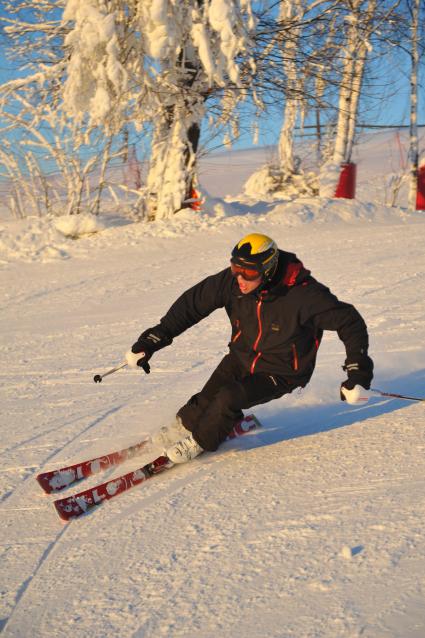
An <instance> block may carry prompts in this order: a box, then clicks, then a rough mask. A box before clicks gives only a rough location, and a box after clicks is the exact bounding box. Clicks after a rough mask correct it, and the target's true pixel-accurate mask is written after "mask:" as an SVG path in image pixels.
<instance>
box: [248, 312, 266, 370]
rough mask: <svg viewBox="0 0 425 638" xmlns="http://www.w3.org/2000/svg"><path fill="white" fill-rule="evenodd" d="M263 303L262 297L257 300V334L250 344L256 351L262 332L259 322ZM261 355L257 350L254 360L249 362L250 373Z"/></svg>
mask: <svg viewBox="0 0 425 638" xmlns="http://www.w3.org/2000/svg"><path fill="white" fill-rule="evenodd" d="M262 304H263V301H262V299H260V300H259V301H257V319H258V334H257V338H256V340H255V343H254V345H253V346H252V349H253V350H254V352H256V350H257V347H258V344H259V343H260V339H261V335H262V333H263V324H262V322H261V306H262ZM260 357H261V352H257V354H256V355H255V358H254V361H253V362H252V364H251V370H250V372H251V374H253V373H254V369H255V366H256V365H257V361H258V359H259V358H260Z"/></svg>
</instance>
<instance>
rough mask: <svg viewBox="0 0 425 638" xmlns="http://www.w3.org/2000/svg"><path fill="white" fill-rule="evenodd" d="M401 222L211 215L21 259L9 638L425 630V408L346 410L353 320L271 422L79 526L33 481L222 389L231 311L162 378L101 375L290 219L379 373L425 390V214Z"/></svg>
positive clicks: (295, 242)
mask: <svg viewBox="0 0 425 638" xmlns="http://www.w3.org/2000/svg"><path fill="white" fill-rule="evenodd" d="M296 205H297V204H296V203H292V204H290V209H291V210H293V209H294V207H296ZM300 206H301V207H304V209H305V211H306V210H307V209H308V206H309V204H300ZM341 206H342V207H343V205H342V204H341ZM356 206H357V204H356V203H355V202H354V203H350V205H347V208H346V209H344V210H346V211H348V212H349V211H350V210H351V211H352V212H353V211H354V212H355V211H356V210H357V209H356ZM359 210H360V205H359ZM291 214H292V213H291ZM303 214H304V213H303ZM281 215H283V213H281ZM347 215H348V213H347ZM385 215H386V213H385ZM385 215H384V214H383V213H382V215H381V218H379V219H377V220H373V219H371V220H369V221H368V220H366V219H363V220H362V219H360V220H359V219H357V220H356V221H352V223H321V222H317V223H316V224H315V223H309V224H307V223H306V224H301V225H293V224H292V225H291V224H290V225H288V224H287V223H285V222H284V220H282V219H281V218H280V217H279V216H278V215H277V214H275V213H273V212H271V213H270V214H269V215H267V214H263V215H259V214H257V215H253V214H249V215H245V216H244V215H241V216H239V217H237V216H235V217H230V218H226V219H224V220H222V222H220V220H219V219H217V220H214V219H209V220H207V221H206V222H205V223H204V222H202V224H201V225H200V227H199V228H198V227H196V226H195V227H194V228H192V229H191V228H190V225H189V223H188V222H186V221H183V222H182V223H181V224H180V225H179V223H178V222H175V226H173V225H172V224H171V225H170V228H169V229H168V230H167V229H166V228H165V227H164V228H162V230H161V232H160V233H159V236H155V233H154V230H153V229H152V228H150V229H148V230H146V229H144V228H139V227H138V226H137V225H131V224H129V225H126V226H122V227H119V228H111V229H108V230H107V231H105V232H104V233H101V234H100V235H99V236H98V237H90V238H84V239H82V240H80V241H77V242H73V243H72V244H71V245H69V246H68V245H67V249H66V250H67V256H68V259H66V260H63V259H61V258H60V255H58V259H56V260H52V261H49V262H46V263H40V262H38V261H33V262H32V263H25V262H21V261H19V260H16V261H15V262H11V263H9V264H5V265H4V268H3V271H2V273H1V279H0V291H1V294H2V297H3V299H4V302H5V303H4V304H2V310H3V312H2V315H1V317H0V329H1V331H2V335H3V339H2V345H1V346H0V354H1V357H2V366H1V370H2V372H1V375H0V376H1V380H2V390H1V397H0V398H1V400H2V405H3V408H4V410H3V415H4V416H2V424H1V427H2V439H1V449H0V459H1V461H2V467H1V471H0V487H1V496H0V499H1V500H0V526H1V531H0V533H1V536H0V560H1V563H2V569H1V575H0V611H1V614H0V618H1V620H0V623H1V624H0V629H1V628H2V629H3V633H4V635H5V637H6V638H12V637H13V638H15V637H19V638H22V637H24V636H25V637H26V636H31V637H32V638H46V637H47V636H55V638H56V637H58V638H62V637H63V638H70V637H71V636H72V637H73V638H75V637H78V638H79V637H81V638H83V637H84V638H85V637H86V636H88V635H90V636H93V637H95V638H96V637H99V638H105V636H108V637H109V636H111V637H112V636H120V638H121V637H122V638H150V637H151V636H163V637H167V638H168V637H169V638H177V637H181V638H191V637H193V638H195V637H196V638H198V637H201V638H210V637H211V638H212V637H213V636H217V635H220V636H222V637H223V638H233V637H234V636H246V637H247V638H260V637H261V638H263V637H267V638H273V637H275V638H301V637H302V638H304V637H305V638H352V637H354V636H359V637H360V636H361V637H366V638H423V636H424V635H425V611H424V608H423V600H424V599H425V533H424V529H425V505H424V499H423V493H424V487H425V479H424V471H425V455H424V452H425V428H424V426H425V417H424V412H423V409H424V408H423V404H411V403H408V402H403V401H394V400H389V399H384V398H378V397H377V398H376V399H373V400H371V401H370V403H369V404H367V405H363V406H360V407H356V406H347V405H346V404H343V403H340V402H339V401H338V387H339V383H340V382H341V380H342V379H343V378H344V377H343V375H342V372H341V369H340V366H341V365H342V363H343V360H344V352H343V346H342V344H341V343H340V342H339V341H338V339H337V338H336V337H335V336H333V335H327V336H326V338H325V339H324V342H323V344H322V346H321V349H320V353H319V358H318V365H317V370H316V374H315V376H314V378H313V380H312V382H311V384H310V385H309V386H308V388H307V389H305V390H304V391H303V392H301V393H298V392H295V393H293V394H292V395H290V396H288V397H284V398H282V399H280V400H278V401H275V402H273V403H270V404H266V405H264V406H258V407H257V408H256V409H255V413H256V414H257V416H258V417H259V418H260V420H261V421H262V422H263V425H264V427H263V428H262V429H261V430H260V431H258V432H256V433H251V434H249V435H246V436H245V437H243V438H242V439H239V440H237V441H233V442H231V443H227V444H225V445H224V446H223V447H222V448H221V449H220V450H219V452H218V453H216V454H209V455H204V456H201V457H200V458H199V459H196V460H195V461H194V462H193V463H192V464H189V465H187V466H183V467H179V468H173V469H172V470H171V471H170V472H165V473H164V474H163V475H160V476H158V477H155V478H154V479H153V480H152V481H149V482H148V483H147V484H146V485H141V486H140V487H136V488H134V489H133V490H130V491H129V492H128V493H126V494H123V495H121V496H120V497H118V498H117V499H114V500H112V501H110V502H108V503H106V504H104V505H103V506H102V507H100V508H98V509H96V510H94V511H92V512H91V513H90V514H88V515H86V516H84V517H82V519H80V520H78V521H73V522H72V523H70V524H68V525H67V526H65V527H61V523H60V521H59V519H58V517H57V515H56V512H55V511H54V508H53V506H52V503H51V501H52V500H54V498H56V496H55V497H49V496H45V495H43V494H42V493H41V490H40V488H39V486H38V485H37V484H36V482H35V480H33V479H34V477H35V475H36V474H37V473H38V472H39V471H42V470H43V469H47V468H48V467H49V468H54V467H60V466H61V465H63V464H64V463H65V462H76V461H78V460H83V459H86V458H89V457H90V456H95V455H97V454H101V453H106V452H109V451H112V450H115V449H119V448H120V447H125V446H126V445H128V444H130V443H133V442H136V441H138V440H140V439H142V438H144V436H146V435H148V434H150V433H151V432H152V431H153V430H155V429H156V428H158V427H160V426H161V425H163V424H164V423H167V422H168V421H169V420H170V419H171V418H172V416H173V414H174V413H175V411H176V409H177V408H178V407H179V406H180V405H181V404H182V403H183V402H184V401H185V400H186V399H187V398H188V397H189V396H190V395H191V394H192V393H193V392H194V391H196V390H197V389H198V388H200V387H201V386H202V384H203V383H204V381H205V380H206V379H207V378H208V376H209V374H210V372H211V370H212V369H213V367H214V366H215V365H216V363H218V361H219V360H220V358H221V356H222V355H223V354H224V353H225V351H226V344H227V339H228V335H229V327H228V322H227V319H226V318H225V316H224V313H222V312H218V313H214V315H213V316H212V317H210V318H208V319H207V320H205V321H204V322H202V323H201V324H199V325H198V326H196V327H194V328H193V329H192V330H191V331H189V332H188V333H186V334H184V335H181V336H180V337H179V338H178V339H176V340H175V342H174V344H173V345H172V346H171V348H167V349H165V350H164V351H162V352H160V353H158V354H157V355H155V357H154V359H153V360H152V374H151V375H150V376H149V377H147V376H145V375H144V374H143V373H142V372H138V371H128V370H124V371H121V372H118V373H117V374H115V375H113V376H111V377H108V378H107V379H105V380H104V382H103V383H102V384H98V385H95V384H94V383H93V381H92V378H93V374H94V373H95V372H102V371H105V370H106V369H108V368H110V367H113V366H114V365H116V364H117V363H119V362H120V361H121V360H122V358H123V353H124V352H125V351H126V350H127V349H128V348H129V347H130V346H131V344H132V343H133V342H134V341H135V339H136V338H137V336H138V334H139V333H140V332H141V330H142V329H144V328H147V327H149V326H150V325H153V324H155V323H156V322H157V321H158V319H159V318H160V317H161V316H162V315H163V314H164V312H165V311H166V310H167V308H168V307H169V305H170V304H171V302H172V301H174V299H175V298H176V297H177V295H178V294H180V293H181V292H182V291H183V290H184V289H186V288H187V287H188V286H190V285H191V284H193V283H195V282H196V281H198V280H200V279H201V278H202V277H204V276H206V275H207V274H209V273H211V272H214V271H218V270H219V269H221V268H222V267H224V266H225V265H226V263H227V257H228V253H229V250H230V248H231V247H232V246H233V245H234V243H236V240H237V239H239V238H240V236H241V234H244V233H245V232H252V231H262V232H268V233H269V234H270V235H272V236H273V237H274V238H275V239H276V240H277V242H278V243H279V245H281V246H282V247H284V248H285V249H287V250H290V251H294V252H296V253H297V254H298V255H299V256H300V258H302V259H303V261H304V262H305V264H306V266H307V267H309V268H311V269H312V272H313V275H314V276H316V277H317V278H318V279H319V280H321V281H323V282H324V283H326V284H328V285H329V286H330V287H331V289H332V290H333V291H334V292H335V293H336V294H337V295H338V296H340V298H342V299H344V300H347V301H350V302H352V303H354V304H355V305H356V306H357V307H358V308H359V310H360V311H361V312H362V314H363V315H364V316H365V318H366V320H367V323H368V325H369V329H370V330H369V331H370V336H371V353H372V356H373V357H374V360H375V364H376V380H375V381H374V385H375V386H376V387H382V389H384V390H390V391H391V390H395V391H396V392H406V393H409V394H418V395H423V394H424V381H425V366H424V362H425V346H424V343H425V310H424V301H423V291H422V289H423V279H424V274H425V260H424V250H423V246H424V234H425V233H424V229H425V219H423V218H420V217H415V218H413V219H412V220H411V221H406V220H405V219H401V218H398V219H397V217H393V218H386V217H385ZM378 217H379V216H378ZM27 254H28V255H29V254H30V251H28V253H27ZM149 454H152V451H149V452H146V453H145V454H143V455H142V456H140V457H137V458H135V459H132V460H131V461H129V462H128V463H126V464H123V465H121V466H120V467H118V468H115V469H111V470H110V471H108V472H107V473H105V474H99V475H97V476H94V477H91V478H90V479H88V480H87V481H84V482H81V483H78V487H77V488H76V489H74V488H71V489H69V490H66V491H65V492H64V494H71V493H73V492H74V491H79V490H80V489H83V486H84V487H86V486H90V485H95V484H96V483H98V482H101V481H103V480H106V479H107V478H111V477H113V476H119V475H121V474H123V473H125V472H127V471H130V470H132V469H135V468H137V467H140V466H141V465H143V464H144V463H145V462H146V461H147V460H149V458H150V457H149Z"/></svg>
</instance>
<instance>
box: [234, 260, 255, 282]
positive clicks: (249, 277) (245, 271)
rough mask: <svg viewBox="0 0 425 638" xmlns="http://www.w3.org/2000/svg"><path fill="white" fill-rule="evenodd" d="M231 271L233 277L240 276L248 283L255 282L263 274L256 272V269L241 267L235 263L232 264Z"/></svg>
mask: <svg viewBox="0 0 425 638" xmlns="http://www.w3.org/2000/svg"><path fill="white" fill-rule="evenodd" d="M230 270H231V271H232V275H233V277H239V275H240V276H241V277H242V279H245V280H246V281H254V280H255V279H259V278H260V277H261V273H260V272H258V270H255V268H245V266H239V265H238V264H234V263H233V262H230Z"/></svg>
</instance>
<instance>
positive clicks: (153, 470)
mask: <svg viewBox="0 0 425 638" xmlns="http://www.w3.org/2000/svg"><path fill="white" fill-rule="evenodd" d="M259 426H260V422H259V421H258V419H257V418H256V417H255V416H254V415H253V414H250V415H249V416H246V417H244V418H243V419H242V420H241V421H238V423H236V425H235V426H234V428H233V430H232V432H231V433H230V435H229V436H228V437H227V438H228V439H234V438H236V437H239V436H242V435H243V434H246V433H247V432H250V431H251V430H253V429H255V428H257V427H259ZM171 467H174V464H173V463H172V462H171V461H170V460H169V459H168V458H167V457H166V456H159V457H158V458H156V459H155V460H154V461H152V462H150V463H147V464H146V465H144V466H143V467H140V468H138V469H137V470H134V471H132V472H128V473H127V474H123V475H122V476H119V477H118V478H114V479H111V480H109V481H106V482H105V483H102V484H101V485H96V486H95V487H92V488H89V489H87V490H84V491H83V492H80V493H79V494H74V495H73V496H68V497H65V498H61V499H58V500H56V501H54V506H55V508H56V511H57V513H58V514H59V516H60V518H61V519H62V520H64V521H69V520H71V519H73V518H77V517H78V516H81V515H82V514H85V513H86V512H87V511H89V510H90V509H92V508H93V507H96V506H97V505H100V504H101V503H103V502H104V501H107V500H109V499H111V498H113V497H114V496H118V494H122V493H123V492H125V491H127V490H129V489H130V488H131V487H134V486H135V485H140V484H141V483H144V482H145V481H147V480H148V479H150V478H152V477H153V476H155V475H156V474H159V473H160V472H163V471H164V470H167V469H170V468H171Z"/></svg>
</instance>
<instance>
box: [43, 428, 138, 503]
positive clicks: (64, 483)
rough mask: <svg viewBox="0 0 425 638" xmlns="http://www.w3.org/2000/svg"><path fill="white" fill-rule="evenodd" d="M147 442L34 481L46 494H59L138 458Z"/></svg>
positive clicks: (63, 468) (48, 473)
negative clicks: (93, 476) (85, 479)
mask: <svg viewBox="0 0 425 638" xmlns="http://www.w3.org/2000/svg"><path fill="white" fill-rule="evenodd" d="M148 442H149V439H145V440H144V441H141V442H140V443H136V445H130V446H129V447H126V448H124V449H123V450H119V451H118V452H110V453H109V454H105V455H104V456H98V457H96V458H94V459H90V460H88V461H82V462H81V463H76V464H75V465H68V466H66V467H61V468H60V469H58V470H51V471H50V472H42V473H41V474H39V475H38V476H36V479H37V481H38V482H39V484H40V485H41V487H42V488H43V490H44V491H45V492H47V494H51V493H52V492H60V491H61V490H63V489H65V487H69V486H70V485H72V484H73V483H76V482H77V481H80V480H81V479H84V478H87V477H88V476H92V475H93V474H98V473H99V472H104V471H105V470H107V469H108V468H110V467H113V466H115V465H120V464H121V463H124V461H128V459H132V458H133V457H135V456H138V455H139V454H140V453H141V451H142V450H143V448H144V447H145V446H146V444H147V443H148Z"/></svg>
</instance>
